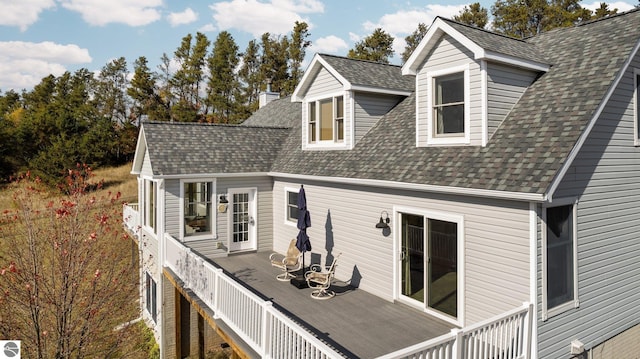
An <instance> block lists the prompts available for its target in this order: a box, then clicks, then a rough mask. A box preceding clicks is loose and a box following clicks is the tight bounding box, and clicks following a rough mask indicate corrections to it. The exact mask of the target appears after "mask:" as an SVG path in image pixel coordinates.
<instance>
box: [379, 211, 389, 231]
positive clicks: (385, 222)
mask: <svg viewBox="0 0 640 359" xmlns="http://www.w3.org/2000/svg"><path fill="white" fill-rule="evenodd" d="M383 214H384V215H385V218H383V216H382V215H383ZM389 222H391V220H390V219H389V213H387V211H382V212H380V221H379V222H378V223H376V228H378V229H389Z"/></svg>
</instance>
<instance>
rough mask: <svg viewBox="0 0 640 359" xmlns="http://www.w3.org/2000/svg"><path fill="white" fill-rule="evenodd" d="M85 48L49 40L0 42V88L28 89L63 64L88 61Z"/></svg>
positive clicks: (57, 72)
mask: <svg viewBox="0 0 640 359" xmlns="http://www.w3.org/2000/svg"><path fill="white" fill-rule="evenodd" d="M91 61H92V58H91V56H90V55H89V51H88V50H87V49H82V48H80V47H78V46H77V45H73V44H70V45H61V44H56V43H53V42H48V41H46V42H40V43H32V42H22V41H5V42H0V89H2V91H8V90H10V89H14V90H16V91H20V90H22V89H31V88H33V86H35V85H37V84H38V83H40V81H41V80H42V78H43V77H45V76H49V75H50V74H52V75H54V76H60V75H62V74H63V73H64V72H65V71H67V69H66V65H71V64H82V63H90V62H91Z"/></svg>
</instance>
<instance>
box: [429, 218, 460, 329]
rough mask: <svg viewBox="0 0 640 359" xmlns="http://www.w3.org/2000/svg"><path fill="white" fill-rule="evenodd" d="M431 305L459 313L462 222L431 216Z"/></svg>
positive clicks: (450, 313) (445, 310)
mask: <svg viewBox="0 0 640 359" xmlns="http://www.w3.org/2000/svg"><path fill="white" fill-rule="evenodd" d="M427 222H428V227H429V230H428V234H429V238H428V242H429V260H428V262H429V268H428V271H427V273H428V275H427V282H428V286H429V288H428V290H427V293H428V306H429V307H431V308H433V309H436V310H438V311H440V312H442V313H445V314H448V315H450V316H452V317H456V316H457V314H458V310H457V303H458V248H457V247H458V225H457V223H453V222H447V221H439V220H436V219H428V221H427Z"/></svg>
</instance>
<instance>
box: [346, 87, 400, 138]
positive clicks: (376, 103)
mask: <svg viewBox="0 0 640 359" xmlns="http://www.w3.org/2000/svg"><path fill="white" fill-rule="evenodd" d="M402 99H404V97H402V96H391V95H380V94H374V93H364V92H356V93H355V94H354V102H355V104H354V106H355V112H354V113H355V116H354V117H355V142H354V144H355V143H358V141H359V140H360V139H361V138H362V136H364V135H365V134H366V133H367V132H368V131H369V129H371V127H373V125H375V124H376V122H378V120H379V119H380V118H381V117H382V116H384V115H386V114H387V113H388V112H389V110H391V109H392V108H393V107H394V106H395V105H397V104H398V103H399V102H400V101H402Z"/></svg>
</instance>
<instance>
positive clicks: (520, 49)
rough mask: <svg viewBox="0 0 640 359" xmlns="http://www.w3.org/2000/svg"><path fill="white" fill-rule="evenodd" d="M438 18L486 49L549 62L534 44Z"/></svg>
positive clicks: (530, 59)
mask: <svg viewBox="0 0 640 359" xmlns="http://www.w3.org/2000/svg"><path fill="white" fill-rule="evenodd" d="M440 20H443V21H444V22H446V23H447V24H449V25H450V26H451V27H453V28H454V29H455V30H456V31H458V32H460V33H461V34H462V35H464V36H465V37H467V38H469V39H470V40H471V41H473V42H474V43H476V44H477V45H478V46H480V47H482V48H483V49H485V50H487V51H491V52H496V53H499V54H503V55H507V56H513V57H516V58H520V59H525V60H529V61H534V62H538V63H542V64H549V63H548V59H547V57H546V56H545V55H544V54H543V51H542V50H541V49H539V48H538V47H536V46H535V45H534V44H531V43H528V42H526V41H524V40H519V39H515V38H512V37H508V36H504V35H500V34H497V33H495V32H490V31H487V30H484V29H480V28H477V27H474V26H470V25H466V24H461V23H459V22H455V21H452V20H449V19H445V18H440Z"/></svg>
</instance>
